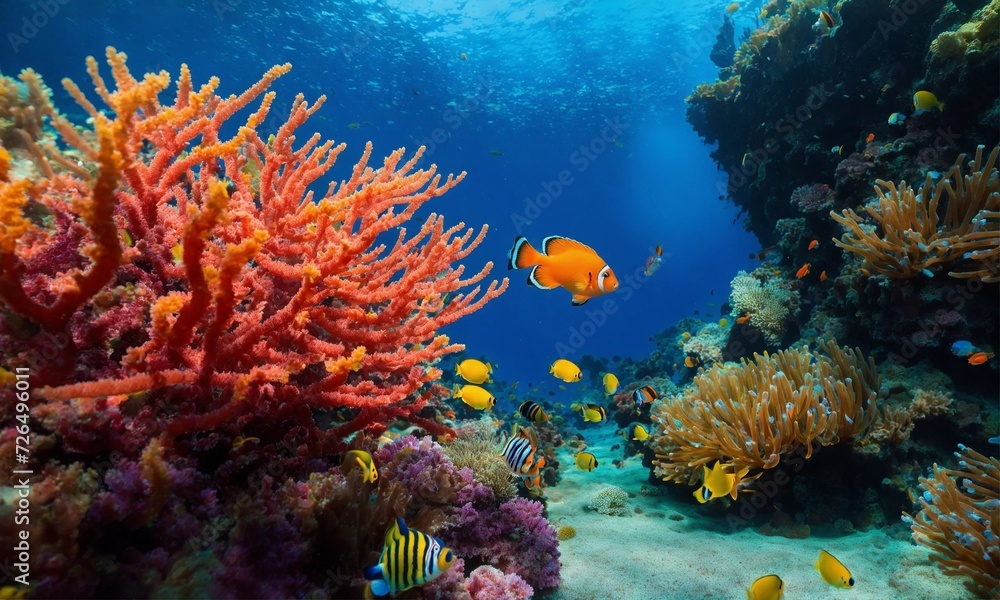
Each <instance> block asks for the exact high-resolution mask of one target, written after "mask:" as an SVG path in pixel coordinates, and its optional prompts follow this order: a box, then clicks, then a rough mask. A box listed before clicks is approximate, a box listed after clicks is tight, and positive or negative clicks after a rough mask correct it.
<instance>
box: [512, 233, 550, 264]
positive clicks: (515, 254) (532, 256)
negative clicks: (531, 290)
mask: <svg viewBox="0 0 1000 600" xmlns="http://www.w3.org/2000/svg"><path fill="white" fill-rule="evenodd" d="M542 256H543V255H542V254H541V253H540V252H538V250H535V249H534V248H532V247H531V244H529V243H528V238H526V237H524V236H523V235H522V236H518V237H517V238H515V239H514V246H513V247H512V248H511V249H510V252H509V253H507V269H508V270H511V269H521V268H524V267H533V266H535V265H537V264H539V263H541V262H542Z"/></svg>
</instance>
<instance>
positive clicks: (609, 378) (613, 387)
mask: <svg viewBox="0 0 1000 600" xmlns="http://www.w3.org/2000/svg"><path fill="white" fill-rule="evenodd" d="M601 383H603V384H604V395H605V396H610V395H612V394H614V393H615V392H617V391H618V378H617V377H615V374H614V373H605V374H604V379H602V380H601Z"/></svg>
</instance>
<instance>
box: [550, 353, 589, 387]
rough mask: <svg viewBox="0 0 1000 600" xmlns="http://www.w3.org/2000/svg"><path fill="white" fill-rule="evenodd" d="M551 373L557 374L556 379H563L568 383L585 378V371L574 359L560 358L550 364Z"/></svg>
mask: <svg viewBox="0 0 1000 600" xmlns="http://www.w3.org/2000/svg"><path fill="white" fill-rule="evenodd" d="M549 373H551V374H552V375H555V377H556V379H562V380H563V381H565V382H566V383H573V382H576V381H580V380H581V379H583V371H581V370H580V367H578V366H576V364H575V363H574V362H573V361H570V360H566V359H565V358H558V359H556V361H555V362H553V363H552V365H551V366H549Z"/></svg>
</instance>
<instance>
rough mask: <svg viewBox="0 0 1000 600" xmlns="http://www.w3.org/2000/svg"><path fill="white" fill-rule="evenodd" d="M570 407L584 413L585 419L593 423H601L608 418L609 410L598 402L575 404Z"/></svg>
mask: <svg viewBox="0 0 1000 600" xmlns="http://www.w3.org/2000/svg"><path fill="white" fill-rule="evenodd" d="M569 408H570V410H572V411H574V412H579V413H580V414H581V415H583V420H584V421H589V422H591V423H600V422H601V421H603V420H604V419H606V418H608V414H607V412H605V410H604V409H603V408H601V407H600V406H598V405H596V404H589V403H588V404H582V405H581V404H573V405H571V406H570V407H569Z"/></svg>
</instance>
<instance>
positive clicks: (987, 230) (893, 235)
mask: <svg viewBox="0 0 1000 600" xmlns="http://www.w3.org/2000/svg"><path fill="white" fill-rule="evenodd" d="M998 154H1000V147H997V148H994V149H993V151H992V152H990V154H989V157H988V158H987V159H986V162H985V163H984V162H983V147H982V146H980V147H979V148H978V149H977V150H976V157H975V160H974V161H973V162H972V165H971V167H970V171H971V173H970V174H968V175H965V176H963V175H962V165H963V163H964V162H965V155H964V154H961V155H959V157H958V159H957V160H956V161H955V164H954V165H953V166H952V168H951V169H950V170H949V171H948V172H947V173H946V174H945V175H944V176H943V177H941V179H940V180H939V181H938V182H937V184H936V185H935V184H934V183H933V181H932V178H931V176H930V175H927V178H926V180H925V182H924V185H923V186H922V187H921V188H920V191H919V192H914V190H913V188H911V187H910V186H908V185H906V182H905V181H904V182H902V183H901V184H900V185H899V188H898V189H897V187H896V186H895V185H894V184H893V183H891V182H887V181H882V180H878V181H876V187H875V192H876V194H878V204H877V205H875V206H871V205H869V206H865V211H866V212H867V213H868V215H869V216H870V217H872V218H873V219H874V220H875V221H876V222H877V223H878V227H877V230H876V231H870V230H867V229H862V227H861V226H862V224H864V223H865V220H864V219H863V218H862V217H860V216H858V214H857V213H855V212H854V211H853V210H851V209H847V210H845V211H844V212H843V214H842V215H839V214H837V213H835V212H833V211H831V212H830V216H831V217H833V219H834V220H836V221H837V222H838V223H840V224H841V225H843V226H844V227H845V228H847V229H848V232H847V233H845V234H844V236H843V238H842V239H836V238H834V240H833V242H834V243H835V244H837V245H838V246H840V247H841V248H843V249H844V250H847V251H849V252H853V253H855V254H857V255H859V256H861V257H862V258H864V261H865V267H866V268H867V269H869V270H870V271H872V272H876V273H881V274H882V275H885V276H887V277H891V278H909V277H915V276H917V275H920V274H923V275H926V276H927V277H933V276H934V270H932V269H931V267H934V266H935V265H938V264H939V263H940V264H949V263H953V262H957V261H961V260H965V261H968V262H969V263H971V264H970V265H968V266H966V267H964V268H962V269H961V270H955V271H950V272H949V273H948V274H949V275H951V276H952V277H959V278H974V279H978V280H980V281H983V282H985V283H996V282H1000V177H998V176H997V169H996V161H997V156H998ZM945 191H947V193H948V198H947V202H946V209H945V214H944V216H943V217H940V216H939V215H938V203H939V201H940V200H941V197H942V194H943V193H944V192H945ZM939 219H940V223H941V225H940V227H939V226H938V223H939Z"/></svg>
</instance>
